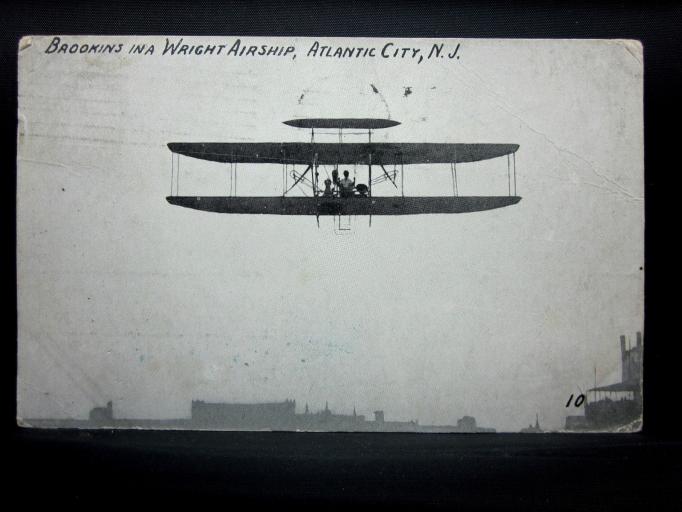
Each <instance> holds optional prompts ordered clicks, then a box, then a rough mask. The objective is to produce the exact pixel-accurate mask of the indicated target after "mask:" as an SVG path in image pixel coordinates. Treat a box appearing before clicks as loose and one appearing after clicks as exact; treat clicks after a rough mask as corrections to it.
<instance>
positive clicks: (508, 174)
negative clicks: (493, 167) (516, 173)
mask: <svg viewBox="0 0 682 512" xmlns="http://www.w3.org/2000/svg"><path fill="white" fill-rule="evenodd" d="M507 185H508V186H509V195H511V174H510V172H509V153H507Z"/></svg>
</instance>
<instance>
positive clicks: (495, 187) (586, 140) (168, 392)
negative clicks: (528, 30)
mask: <svg viewBox="0 0 682 512" xmlns="http://www.w3.org/2000/svg"><path fill="white" fill-rule="evenodd" d="M643 66H644V64H643V48H642V45H641V43H640V42H639V41H635V40H630V39H603V40H600V39H573V40H564V39H553V40H550V39H534V40H531V39H468V38H462V39H453V38H443V39H438V38H428V39H426V38H424V39H418V38H383V37H377V38H361V37H348V38H324V37H255V36H182V35H168V36H104V35H99V36H85V35H81V36H73V35H58V34H57V35H35V36H31V35H26V36H24V37H23V38H22V39H21V41H20V42H19V47H18V135H17V197H16V200H17V214H16V215H17V290H18V294H17V296H18V380H17V423H18V425H19V426H21V427H24V428H27V429H73V428H77V429H145V430H209V431H268V432H269V431H292V432H298V433H299V434H297V435H301V436H305V435H307V434H306V433H307V432H380V433H381V432H386V433H393V432H409V433H417V434H422V433H467V434H475V433H486V434H493V433H528V434H536V433H549V432H551V433H556V434H557V435H562V434H565V433H585V434H587V433H595V432H601V433H604V432H609V433H622V434H623V435H625V434H627V433H633V432H639V431H641V430H642V428H643V420H642V411H643V407H644V405H643V398H642V397H643V394H642V393H643V387H644V386H646V383H645V382H644V380H643V377H642V367H643V347H644V345H645V344H646V337H647V336H646V332H645V331H644V118H643V69H644V67H643Z"/></svg>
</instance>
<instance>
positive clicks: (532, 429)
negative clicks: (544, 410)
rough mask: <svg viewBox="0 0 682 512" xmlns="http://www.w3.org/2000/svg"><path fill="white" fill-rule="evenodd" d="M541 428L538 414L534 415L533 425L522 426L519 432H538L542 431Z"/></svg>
mask: <svg viewBox="0 0 682 512" xmlns="http://www.w3.org/2000/svg"><path fill="white" fill-rule="evenodd" d="M542 432H543V430H542V429H541V428H540V418H539V417H538V415H537V414H536V415H535V426H533V425H532V424H531V425H528V428H522V429H521V433H522V434H540V433H542Z"/></svg>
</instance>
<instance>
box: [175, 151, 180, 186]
mask: <svg viewBox="0 0 682 512" xmlns="http://www.w3.org/2000/svg"><path fill="white" fill-rule="evenodd" d="M175 193H176V194H175V195H178V196H179V195H180V155H179V154H178V179H177V180H176V181H175Z"/></svg>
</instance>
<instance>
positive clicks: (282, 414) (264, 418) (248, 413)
mask: <svg viewBox="0 0 682 512" xmlns="http://www.w3.org/2000/svg"><path fill="white" fill-rule="evenodd" d="M191 422H192V424H194V425H196V426H198V427H204V428H211V427H224V428H225V427H226V428H235V429H238V428H252V429H253V428H255V429H261V428H271V429H286V428H291V427H292V426H294V425H295V423H296V401H295V400H285V401H284V402H275V403H260V404H240V403H207V402H203V401H201V400H193V401H192V416H191Z"/></svg>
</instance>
